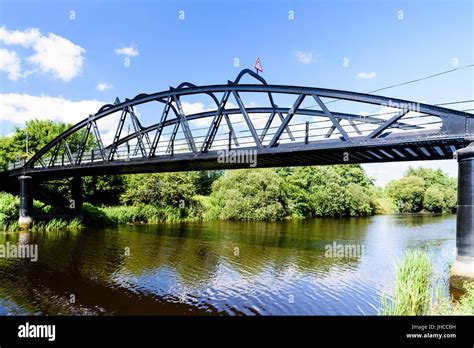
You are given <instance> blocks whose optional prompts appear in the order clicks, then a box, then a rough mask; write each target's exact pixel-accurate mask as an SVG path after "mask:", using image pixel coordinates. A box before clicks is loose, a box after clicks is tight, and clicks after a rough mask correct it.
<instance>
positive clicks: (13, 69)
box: [0, 48, 21, 81]
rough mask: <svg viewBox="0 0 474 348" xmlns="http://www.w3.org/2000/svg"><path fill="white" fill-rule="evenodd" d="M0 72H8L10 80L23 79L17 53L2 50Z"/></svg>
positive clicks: (0, 52) (0, 49)
mask: <svg viewBox="0 0 474 348" xmlns="http://www.w3.org/2000/svg"><path fill="white" fill-rule="evenodd" d="M0 71H4V72H6V73H7V74H8V78H9V79H10V80H14V81H16V80H18V78H19V77H21V73H20V72H21V63H20V58H19V57H18V55H17V54H16V52H14V51H9V50H7V49H5V48H0Z"/></svg>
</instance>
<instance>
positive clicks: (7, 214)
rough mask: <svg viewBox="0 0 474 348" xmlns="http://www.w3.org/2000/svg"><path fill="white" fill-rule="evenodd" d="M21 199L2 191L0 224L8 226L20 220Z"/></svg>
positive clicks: (0, 195) (0, 197)
mask: <svg viewBox="0 0 474 348" xmlns="http://www.w3.org/2000/svg"><path fill="white" fill-rule="evenodd" d="M19 211H20V200H19V198H18V197H15V196H13V195H11V194H9V193H4V192H0V226H7V225H9V224H11V223H13V222H15V221H17V220H18V214H19Z"/></svg>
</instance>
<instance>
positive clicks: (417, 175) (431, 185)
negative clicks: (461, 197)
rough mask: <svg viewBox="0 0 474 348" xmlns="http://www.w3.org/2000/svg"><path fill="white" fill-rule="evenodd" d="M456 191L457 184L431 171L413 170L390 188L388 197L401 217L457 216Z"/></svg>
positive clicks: (393, 181) (436, 171)
mask: <svg viewBox="0 0 474 348" xmlns="http://www.w3.org/2000/svg"><path fill="white" fill-rule="evenodd" d="M456 189H457V183H456V180H454V179H451V178H449V177H448V176H447V175H446V174H445V173H444V172H443V171H441V170H439V169H438V170H433V169H429V168H409V169H408V171H407V173H406V175H405V176H404V177H402V178H401V179H398V180H392V181H391V182H390V183H388V184H387V186H386V192H387V195H388V196H389V197H390V198H391V199H392V200H393V202H394V204H395V206H396V207H397V210H398V211H399V212H401V213H416V212H420V211H422V210H425V211H428V212H433V213H446V212H454V211H455V210H456Z"/></svg>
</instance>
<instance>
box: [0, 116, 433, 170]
mask: <svg viewBox="0 0 474 348" xmlns="http://www.w3.org/2000/svg"><path fill="white" fill-rule="evenodd" d="M425 117H432V116H431V115H418V116H414V117H412V118H425ZM361 120H363V117H362V119H361ZM354 122H355V123H357V120H354ZM383 122H385V120H384V119H380V123H383ZM237 123H238V122H237ZM327 124H328V120H324V119H322V120H315V121H306V122H299V123H294V124H290V125H288V127H289V129H290V131H291V134H292V136H291V138H292V139H291V140H290V137H289V136H288V135H285V136H282V138H281V139H280V141H281V142H282V143H286V142H293V143H302V144H305V143H309V142H314V141H317V140H322V139H327V138H326V135H327V129H328V126H327ZM427 124H432V125H433V126H435V125H438V126H440V124H441V121H440V120H439V119H438V120H437V121H436V122H432V121H431V120H429V122H427ZM419 125H420V124H417V126H419ZM373 127H377V123H373V124H372V128H373ZM278 128H279V127H278V126H273V127H268V128H267V129H266V132H265V135H264V137H263V138H264V139H261V140H262V144H263V145H266V143H267V142H269V141H270V139H272V137H273V135H274V134H275V133H276V131H277V130H278ZM372 128H368V129H361V130H355V129H353V130H347V133H348V134H349V133H350V134H354V135H358V134H359V135H360V134H361V133H360V132H362V133H368V132H370V131H371V130H372ZM203 129H207V128H203ZM263 130H264V128H260V127H259V128H256V131H257V132H258V133H260V134H262V133H261V132H262V131H263ZM235 133H236V134H235V136H236V139H237V142H238V144H236V143H235V142H234V140H233V138H232V134H230V133H229V132H220V133H218V134H217V135H216V138H215V139H214V142H213V144H212V149H213V150H224V149H238V148H248V147H253V146H255V140H254V138H253V136H252V134H251V133H250V130H248V129H242V130H237V131H235ZM163 135H166V134H163ZM334 135H335V136H338V135H337V133H336V132H335V134H334ZM193 139H194V141H195V144H196V147H198V148H200V147H201V146H202V145H203V143H204V140H205V136H204V135H194V136H193ZM167 140H169V139H167ZM110 150H111V148H110V147H108V148H106V149H104V150H103V151H101V150H100V149H92V150H89V151H85V152H84V153H83V154H82V156H81V159H80V160H79V159H78V154H77V153H73V154H72V159H73V161H72V162H71V161H70V159H69V158H68V156H66V155H65V154H64V153H63V154H61V155H60V156H57V157H56V158H55V159H54V161H52V159H51V157H46V158H42V160H41V161H38V162H36V163H35V166H34V168H35V169H41V168H44V167H63V166H64V167H66V166H77V165H90V164H99V163H104V162H108V161H109V160H110V158H111V157H110ZM150 151H151V148H150V146H149V145H148V144H147V143H145V142H143V143H142V144H139V143H138V142H137V141H134V142H133V141H132V142H127V143H124V144H122V145H120V146H118V147H117V148H116V149H115V151H114V155H113V156H112V157H113V160H114V161H131V160H136V159H140V158H146V157H147V156H148V154H149V153H150ZM190 152H191V151H190V149H189V148H188V145H187V142H186V138H185V137H178V138H175V139H174V140H169V141H168V142H167V143H165V144H162V143H161V142H160V143H159V144H158V146H157V148H156V151H155V156H154V157H160V156H173V155H174V154H179V153H190ZM25 163H26V160H21V161H17V162H14V163H9V164H7V165H5V166H3V168H0V171H10V170H15V169H19V168H21V167H23V166H24V165H25Z"/></svg>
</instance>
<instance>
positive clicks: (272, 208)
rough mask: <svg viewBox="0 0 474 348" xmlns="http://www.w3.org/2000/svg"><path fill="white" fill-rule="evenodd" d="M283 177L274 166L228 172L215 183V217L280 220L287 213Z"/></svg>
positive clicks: (213, 186) (212, 213)
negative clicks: (272, 167) (273, 168)
mask: <svg viewBox="0 0 474 348" xmlns="http://www.w3.org/2000/svg"><path fill="white" fill-rule="evenodd" d="M282 184H283V182H282V179H281V178H280V177H279V176H278V175H277V174H276V172H275V171H274V170H272V169H252V170H247V169H241V170H232V171H227V172H226V173H225V175H224V176H223V177H220V178H219V179H217V180H216V181H215V182H214V183H213V185H212V194H211V200H212V204H213V205H214V208H213V211H212V212H211V214H210V215H211V216H214V217H216V218H219V219H229V220H276V219H281V218H283V217H285V216H286V215H287V209H286V198H285V197H284V193H283V188H282Z"/></svg>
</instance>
